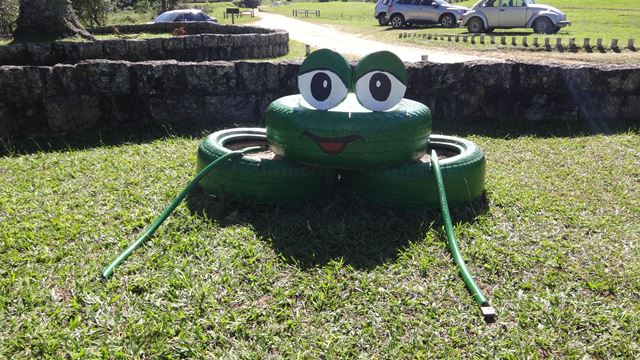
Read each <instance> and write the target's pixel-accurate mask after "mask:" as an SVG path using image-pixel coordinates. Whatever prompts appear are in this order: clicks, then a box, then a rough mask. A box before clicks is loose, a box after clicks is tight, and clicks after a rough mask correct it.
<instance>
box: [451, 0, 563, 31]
mask: <svg viewBox="0 0 640 360" xmlns="http://www.w3.org/2000/svg"><path fill="white" fill-rule="evenodd" d="M567 25H571V22H570V21H567V14H565V13H563V12H562V11H560V10H558V9H556V8H554V7H553V6H549V5H542V4H536V2H535V0H481V1H478V2H477V3H476V4H475V5H474V6H473V7H472V8H471V9H470V10H469V11H468V12H467V13H466V14H464V18H463V19H462V26H466V27H467V30H469V32H470V33H480V32H491V31H493V29H511V28H533V31H534V32H536V33H539V34H555V33H557V32H558V31H559V30H560V28H562V27H564V26H567Z"/></svg>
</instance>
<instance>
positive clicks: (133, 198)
mask: <svg viewBox="0 0 640 360" xmlns="http://www.w3.org/2000/svg"><path fill="white" fill-rule="evenodd" d="M167 133H168V134H171V132H170V131H168V132H167ZM141 134H145V135H144V136H150V135H148V132H144V133H141ZM470 138H471V139H473V140H474V141H476V142H478V143H479V144H480V145H481V146H482V148H484V150H485V152H486V154H487V158H488V173H487V184H486V188H487V191H488V193H487V200H486V201H483V202H481V203H479V204H476V206H475V207H474V208H471V207H469V208H463V209H457V210H455V211H453V217H454V221H456V222H457V224H456V232H457V234H458V237H459V240H460V243H461V249H462V252H463V255H464V257H465V258H466V259H467V263H468V265H469V268H470V270H471V272H472V274H473V275H474V276H475V278H476V280H477V281H478V283H479V284H480V286H481V287H482V288H483V290H484V291H485V292H486V294H487V296H488V297H489V299H490V300H491V302H492V305H493V306H495V307H496V309H497V311H498V313H499V318H498V321H497V323H495V324H492V325H487V324H485V323H484V322H483V321H482V320H481V316H480V314H479V310H478V308H477V306H476V304H475V303H474V301H473V300H472V298H471V296H469V294H468V293H467V292H466V290H465V287H464V284H463V282H462V280H461V279H460V278H459V276H458V274H457V271H456V269H455V267H454V265H453V263H452V261H451V260H450V256H449V253H448V252H447V249H446V245H445V242H444V241H445V238H444V234H443V231H442V224H441V222H440V220H439V217H438V213H437V212H428V213H424V214H414V213H406V212H403V211H400V210H394V209H387V208H379V207H376V206H372V205H369V204H365V203H362V202H361V201H359V200H358V199H357V198H354V197H353V196H350V195H348V194H344V193H340V194H339V195H337V196H334V197H332V198H328V199H326V200H324V201H320V202H318V203H310V204H301V205H288V206H284V205H283V206H251V205H242V204H235V203H231V202H223V201H219V200H217V199H213V198H211V197H207V196H205V195H204V194H203V193H201V192H195V193H193V194H192V196H191V197H190V200H189V201H188V202H187V204H182V205H181V206H179V207H178V209H177V212H176V213H174V215H173V216H171V217H170V219H169V220H168V221H167V222H166V223H165V225H164V226H163V227H161V229H160V230H159V232H158V233H157V235H156V236H155V237H154V238H153V239H152V241H150V242H148V243H147V245H146V246H143V247H141V248H140V249H139V250H138V251H137V252H135V253H134V255H133V256H132V257H131V258H130V259H129V260H128V261H126V262H125V263H124V264H123V265H122V266H121V267H119V268H118V269H117V270H116V273H115V275H114V277H113V278H112V279H110V280H108V281H104V280H101V279H100V278H99V274H100V272H101V270H102V269H103V267H104V266H105V265H106V264H107V263H108V262H109V261H110V260H111V259H112V258H113V257H114V256H115V255H117V254H118V253H119V252H120V251H121V250H122V249H124V248H125V247H126V246H128V244H130V242H132V241H133V240H134V239H135V238H136V237H137V236H138V235H139V234H140V233H141V231H142V230H143V229H144V228H145V227H146V226H147V225H148V224H149V223H150V222H151V221H152V220H153V219H154V218H155V217H156V216H157V215H158V214H159V213H160V211H162V209H163V208H164V206H166V205H167V204H168V202H169V201H170V200H171V199H172V198H173V196H175V195H176V194H177V192H178V191H179V190H180V189H181V188H182V187H183V186H184V184H185V183H186V182H187V181H188V180H189V179H190V177H191V176H192V175H193V172H194V167H195V151H196V147H197V145H198V143H199V141H200V140H201V136H195V137H191V136H185V135H167V136H164V137H159V138H156V137H154V136H150V137H149V138H143V136H142V135H140V134H138V135H131V137H129V138H126V139H124V140H125V142H122V139H116V140H111V139H110V138H109V136H106V135H105V136H103V137H101V140H100V144H101V145H99V146H95V147H91V146H90V147H85V146H78V145H74V144H75V143H74V142H69V144H68V145H67V146H66V147H62V148H60V149H58V150H53V151H37V150H36V151H33V152H30V153H20V152H11V150H10V152H9V154H8V155H4V156H2V157H0V241H1V243H0V244H1V246H0V358H10V359H17V358H46V357H53V358H62V357H66V358H82V357H88V358H96V357H101V358H130V357H141V358H158V357H168V358H177V357H187V358H194V357H195V358H218V357H222V356H225V357H230V358H236V357H237V358H265V357H275V358H277V357H284V358H292V357H303V358H318V357H324V358H330V359H333V358H343V357H356V356H361V357H362V358H430V357H438V358H442V357H459V356H462V355H465V357H479V358H487V357H488V358H493V357H505V358H537V357H545V358H547V357H551V358H556V357H574V358H583V357H585V356H587V357H595V358H608V357H616V358H637V357H638V356H640V347H639V345H638V344H639V343H640V339H639V334H640V281H638V279H640V265H639V264H640V263H639V262H638V258H639V256H640V248H639V245H640V244H639V241H640V221H639V220H638V214H639V213H640V184H639V182H638V179H640V161H639V160H638V159H640V153H639V150H638V149H640V135H639V134H637V133H622V134H616V135H609V136H603V135H595V136H568V137H564V136H554V137H534V136H522V137H515V138H503V137H500V136H478V135H472V136H470ZM86 141H87V142H88V143H91V141H90V140H86ZM47 143H48V142H47V141H39V142H38V143H37V144H36V143H32V144H31V147H32V148H37V147H42V148H46V147H47V146H48V145H47ZM2 144H3V148H4V150H5V151H6V148H7V147H8V148H9V149H11V148H13V146H7V144H6V142H3V143H2Z"/></svg>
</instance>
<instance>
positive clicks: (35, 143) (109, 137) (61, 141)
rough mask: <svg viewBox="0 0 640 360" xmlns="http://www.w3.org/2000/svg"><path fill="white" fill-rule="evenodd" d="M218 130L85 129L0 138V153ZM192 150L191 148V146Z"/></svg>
mask: <svg viewBox="0 0 640 360" xmlns="http://www.w3.org/2000/svg"><path fill="white" fill-rule="evenodd" d="M215 130H218V129H216V128H215V127H212V126H211V125H205V124H197V123H193V124H188V125H167V124H159V125H144V126H132V127H123V128H114V129H106V130H87V131H83V132H78V133H73V134H68V135H58V136H56V135H51V136H38V137H29V138H20V139H10V138H9V139H8V138H2V137H0V156H7V155H22V154H33V153H38V152H55V151H69V150H84V149H92V148H97V147H103V146H117V145H122V144H144V143H149V142H152V141H156V140H160V139H165V138H173V137H188V138H189V137H191V138H198V139H199V138H204V137H205V136H206V135H208V134H210V133H211V132H213V131H215ZM194 151H195V149H194Z"/></svg>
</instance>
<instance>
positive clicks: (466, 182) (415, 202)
mask: <svg viewBox="0 0 640 360" xmlns="http://www.w3.org/2000/svg"><path fill="white" fill-rule="evenodd" d="M431 149H435V150H436V152H438V153H449V154H450V155H454V154H455V155H454V156H451V157H448V158H446V159H443V160H440V169H441V172H442V179H443V181H444V185H445V191H446V193H447V200H448V202H449V204H450V205H453V206H455V205H468V204H469V203H470V202H471V201H473V200H476V199H478V198H479V197H480V196H482V193H483V192H484V178H485V172H486V160H485V156H484V152H483V151H482V150H481V149H480V147H478V145H476V144H475V143H474V142H472V141H469V140H465V139H462V138H459V137H455V136H444V135H433V134H432V135H431V136H430V141H429V148H428V150H429V152H431ZM342 180H343V182H344V184H345V185H346V186H347V187H348V188H349V189H350V190H351V191H353V192H355V193H356V194H358V195H360V196H362V197H364V198H366V199H368V200H370V201H372V202H376V203H379V204H382V205H390V206H398V207H403V208H410V209H424V208H436V207H439V206H440V203H439V200H438V188H437V184H436V180H435V175H434V173H433V169H432V168H431V162H411V163H406V164H403V165H400V166H394V167H389V168H384V169H379V170H366V171H355V170H351V171H345V172H343V174H342Z"/></svg>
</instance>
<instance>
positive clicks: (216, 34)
mask: <svg viewBox="0 0 640 360" xmlns="http://www.w3.org/2000/svg"><path fill="white" fill-rule="evenodd" d="M158 25H160V27H159V26H158ZM174 26H175V25H174V24H170V25H166V26H165V25H164V24H145V25H128V26H126V27H123V28H124V32H123V33H125V32H127V31H133V32H135V28H143V27H151V28H152V29H155V31H156V32H165V31H164V30H163V29H165V27H166V28H167V29H172V28H173V27H174ZM189 29H190V30H188V31H196V30H197V31H198V32H201V34H197V35H186V36H174V37H169V38H154V39H116V40H103V41H95V42H69V41H56V42H42V43H27V44H15V45H8V46H0V65H51V64H56V63H67V64H73V63H77V62H79V61H82V60H88V59H110V60H128V61H146V60H180V61H213V60H238V59H265V58H274V57H278V56H282V55H286V54H287V53H289V33H287V32H286V31H276V30H267V29H262V28H258V27H250V26H231V25H217V24H212V23H195V24H191V25H190V27H189ZM103 30H104V31H107V28H105V29H103ZM147 30H150V29H147ZM96 31H97V30H96ZM108 31H113V28H112V27H109V28H108ZM120 31H121V32H122V30H120ZM141 31H145V30H141ZM167 31H168V30H167Z"/></svg>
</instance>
